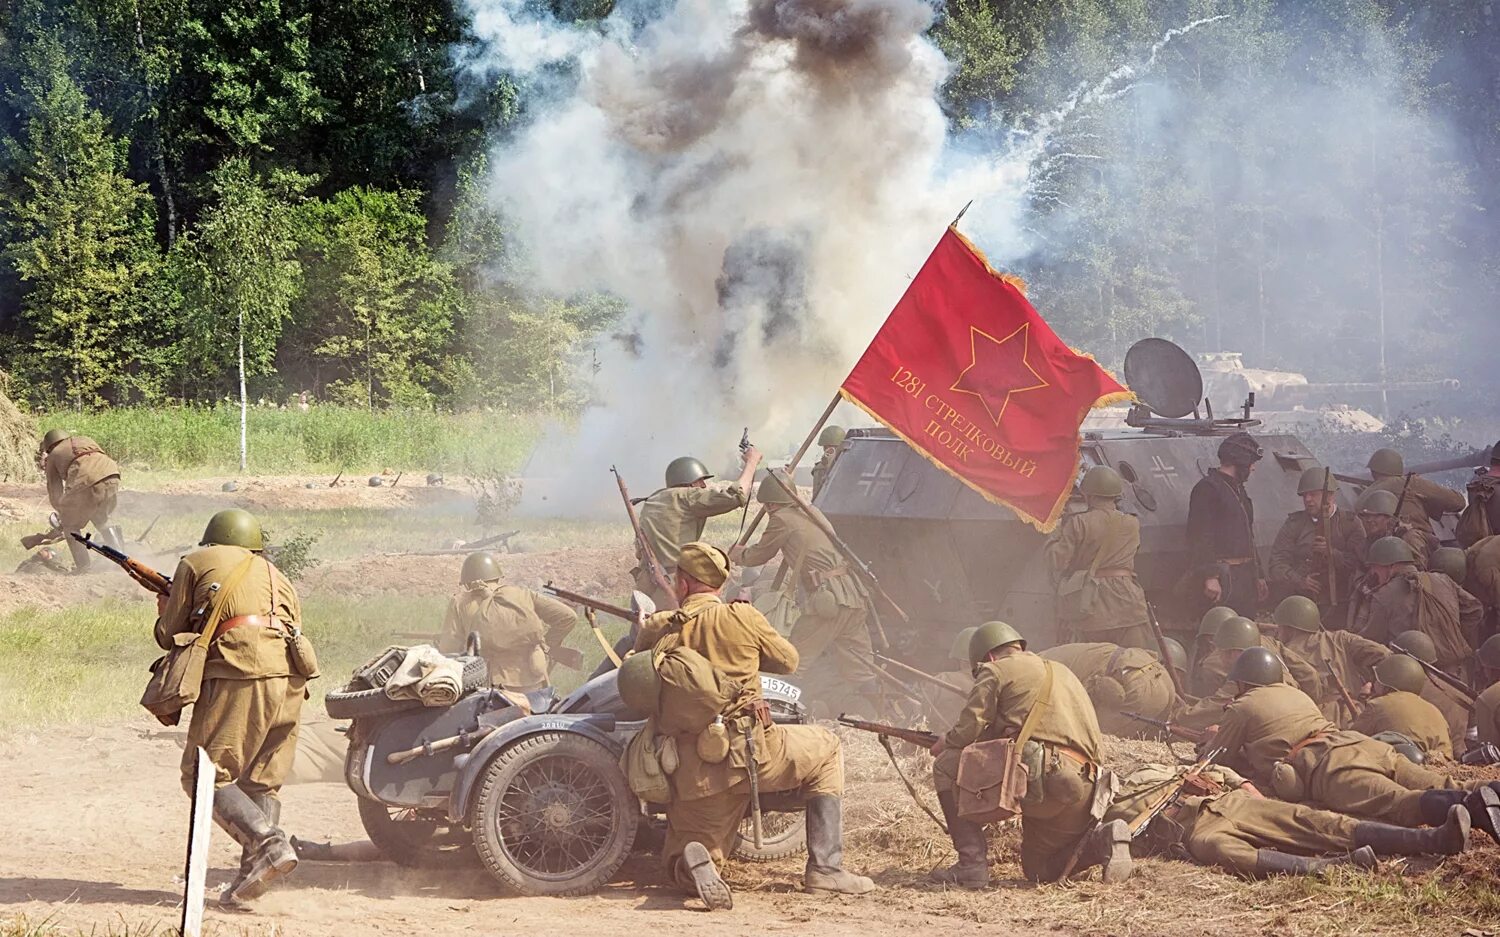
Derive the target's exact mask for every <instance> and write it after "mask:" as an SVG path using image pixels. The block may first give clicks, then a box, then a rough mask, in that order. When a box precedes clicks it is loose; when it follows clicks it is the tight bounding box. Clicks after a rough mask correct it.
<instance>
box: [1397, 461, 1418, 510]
mask: <svg viewBox="0 0 1500 937" xmlns="http://www.w3.org/2000/svg"><path fill="white" fill-rule="evenodd" d="M1415 474H1416V472H1407V473H1406V481H1404V482H1402V483H1401V497H1399V498H1397V499H1396V514H1395V517H1396V520H1397V521H1398V522H1399V521H1400V520H1401V509H1402V508H1403V507H1405V506H1406V491H1407V489H1408V488H1410V487H1411V477H1412V476H1413V475H1415Z"/></svg>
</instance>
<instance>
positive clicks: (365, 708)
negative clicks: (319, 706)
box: [323, 657, 490, 719]
mask: <svg viewBox="0 0 1500 937" xmlns="http://www.w3.org/2000/svg"><path fill="white" fill-rule="evenodd" d="M462 660H463V662H464V685H463V691H462V692H464V693H467V692H469V691H470V690H475V689H478V688H480V687H482V686H485V685H486V684H487V683H489V679H490V672H489V668H488V667H487V666H485V663H484V658H482V657H465V658H462ZM323 708H324V709H325V710H327V711H328V715H330V716H332V717H333V718H335V719H368V718H369V717H371V716H384V715H388V714H390V713H399V712H405V711H406V710H408V709H421V708H422V701H421V700H415V699H391V698H390V697H389V696H386V695H385V687H375V688H374V689H372V690H346V689H344V688H342V687H341V688H339V689H337V690H331V691H329V693H328V695H327V696H325V697H324V698H323Z"/></svg>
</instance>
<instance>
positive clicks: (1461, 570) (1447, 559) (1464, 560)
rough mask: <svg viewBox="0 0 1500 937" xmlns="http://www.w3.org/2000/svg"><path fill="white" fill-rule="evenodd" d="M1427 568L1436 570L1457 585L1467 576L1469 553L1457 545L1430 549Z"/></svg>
mask: <svg viewBox="0 0 1500 937" xmlns="http://www.w3.org/2000/svg"><path fill="white" fill-rule="evenodd" d="M1427 568H1428V569H1433V570H1436V571H1438V572H1440V573H1442V574H1443V575H1445V576H1447V577H1448V578H1449V579H1452V580H1453V581H1454V582H1456V583H1458V584H1459V585H1463V584H1464V580H1465V579H1468V578H1469V555H1468V554H1467V553H1465V552H1464V551H1463V550H1462V549H1460V548H1459V547H1438V548H1437V549H1436V550H1433V551H1432V559H1430V560H1429V561H1428V562H1427Z"/></svg>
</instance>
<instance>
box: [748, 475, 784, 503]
mask: <svg viewBox="0 0 1500 937" xmlns="http://www.w3.org/2000/svg"><path fill="white" fill-rule="evenodd" d="M775 471H776V469H771V470H770V471H768V472H766V474H765V475H762V476H761V479H760V487H758V488H756V489H755V500H757V501H759V502H760V503H761V504H791V503H792V493H791V492H790V491H788V490H787V488H788V487H789V486H790V485H791V482H787V481H786V473H785V472H781V473H779V474H778V475H777V476H776V478H772V477H771V472H775ZM778 478H779V479H780V480H781V482H786V484H781V482H778V481H777V479H778Z"/></svg>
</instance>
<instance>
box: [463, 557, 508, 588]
mask: <svg viewBox="0 0 1500 937" xmlns="http://www.w3.org/2000/svg"><path fill="white" fill-rule="evenodd" d="M500 576H501V573H500V561H499V560H497V559H495V554H493V553H491V552H490V551H488V550H481V551H479V552H478V553H470V554H469V555H468V556H466V557H464V568H463V569H462V570H460V571H459V574H458V584H459V585H461V586H467V585H468V584H469V583H471V582H487V581H488V580H491V579H499V578H500Z"/></svg>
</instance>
